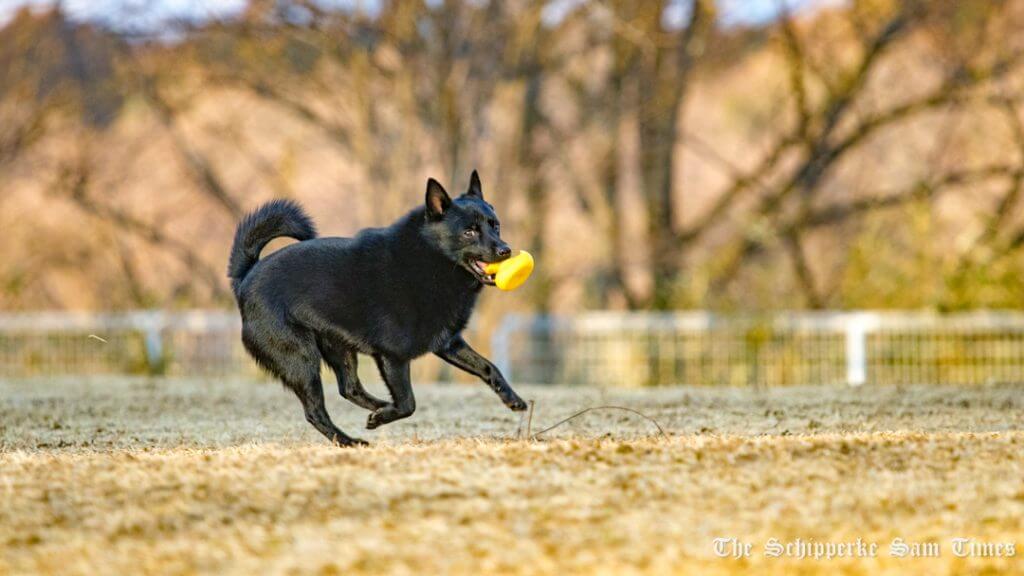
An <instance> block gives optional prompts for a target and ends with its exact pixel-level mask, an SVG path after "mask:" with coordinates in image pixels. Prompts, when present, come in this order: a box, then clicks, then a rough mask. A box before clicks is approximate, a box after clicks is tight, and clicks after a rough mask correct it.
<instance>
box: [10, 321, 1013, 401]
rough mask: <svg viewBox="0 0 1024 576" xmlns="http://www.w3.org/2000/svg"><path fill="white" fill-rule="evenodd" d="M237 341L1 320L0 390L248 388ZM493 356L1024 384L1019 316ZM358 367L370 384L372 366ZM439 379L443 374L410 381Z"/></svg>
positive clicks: (566, 333) (680, 328) (699, 336)
mask: <svg viewBox="0 0 1024 576" xmlns="http://www.w3.org/2000/svg"><path fill="white" fill-rule="evenodd" d="M239 331H240V322H239V320H238V316H237V313H235V312H227V311H191V312H174V313H171V312H151V311H146V312H130V313H119V314H79V313H64V312H54V313H29V314H6V315H0V377H25V376H48V375H97V374H158V375H169V376H199V377H203V376H257V375H258V374H260V372H259V370H258V369H257V368H256V366H255V364H254V363H253V362H252V360H250V359H249V357H248V356H247V355H246V353H245V351H244V349H243V348H242V345H241V342H240V340H239ZM491 353H492V357H493V359H494V360H495V363H497V364H498V365H499V367H501V368H502V369H503V371H504V372H505V373H506V375H507V376H508V377H509V379H510V380H513V381H517V382H537V383H570V384H596V385H607V386H649V385H664V384H706V385H755V386H776V385H791V384H838V383H843V384H853V385H858V384H863V383H866V382H873V383H883V384H888V383H908V384H909V383H960V384H975V383H986V382H1024V314H1021V313H1016V312H986V313H970V314H958V315H936V314H928V313H891V312H886V313H875V312H854V313H777V314H772V315H760V316H755V315H716V314H710V313H704V312H686V313H673V314H650V313H611V312H597V313H585V314H580V315H574V316H529V315H525V316H524V315H513V316H508V317H506V318H505V319H504V320H503V321H502V323H501V325H500V326H499V327H498V329H497V330H495V331H494V333H493V338H492V341H491ZM437 364H438V365H439V366H440V365H441V364H440V363H437ZM361 367H362V368H363V369H365V372H364V374H365V378H366V379H367V380H375V379H376V378H377V376H376V374H375V373H374V372H373V370H372V362H364V363H362V366H361ZM438 377H439V378H441V379H447V378H450V377H452V374H441V375H440V376H439V375H438V374H437V373H436V372H435V373H433V374H432V375H428V376H424V375H422V374H421V375H420V380H423V379H437V378H438Z"/></svg>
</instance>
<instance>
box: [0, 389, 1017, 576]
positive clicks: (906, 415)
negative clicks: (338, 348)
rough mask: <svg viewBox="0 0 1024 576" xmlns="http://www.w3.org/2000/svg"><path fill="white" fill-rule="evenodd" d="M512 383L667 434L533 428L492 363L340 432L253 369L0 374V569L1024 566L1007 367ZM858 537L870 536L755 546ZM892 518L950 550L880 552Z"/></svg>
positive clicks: (556, 415) (964, 569)
mask: <svg viewBox="0 0 1024 576" xmlns="http://www.w3.org/2000/svg"><path fill="white" fill-rule="evenodd" d="M521 391H522V392H523V393H524V394H523V395H524V397H527V398H534V399H536V402H537V404H536V406H537V407H536V413H535V417H534V423H533V429H534V431H536V430H538V429H540V428H542V427H544V426H546V425H549V424H551V423H553V422H555V421H557V420H558V419H560V418H561V417H563V416H566V415H568V414H571V413H572V412H574V411H575V410H577V409H580V408H584V407H587V406H592V405H597V404H605V403H610V404H619V405H624V406H630V407H633V408H636V409H639V410H641V411H643V412H644V413H646V414H649V415H650V416H652V417H654V418H656V419H657V420H658V421H659V422H660V423H661V424H662V426H664V428H665V430H666V432H667V433H668V437H667V438H666V437H660V436H658V435H657V433H656V430H655V429H654V427H653V426H652V425H651V424H650V423H648V422H646V421H644V420H643V419H640V418H638V417H636V416H633V415H631V414H628V413H624V412H595V413H590V414H587V415H586V416H584V417H582V418H580V419H578V420H575V421H573V422H572V423H570V424H567V425H565V426H563V427H560V428H558V429H556V430H554V431H552V432H551V433H549V434H547V435H545V436H544V437H542V439H540V440H538V441H532V442H530V441H526V440H522V439H517V428H518V427H519V423H520V421H519V417H518V416H517V415H514V414H512V413H509V412H507V411H505V409H504V408H503V407H502V406H501V405H500V403H499V402H498V401H497V399H495V398H493V397H492V395H491V393H490V392H489V391H488V390H486V389H485V388H484V387H483V386H479V387H471V386H420V387H419V388H418V398H419V405H420V410H419V411H418V412H417V414H416V415H415V416H414V417H413V418H412V419H410V420H408V421H405V422H400V423H395V424H392V425H390V426H387V427H385V428H382V429H380V430H378V431H374V432H365V431H363V432H360V433H359V435H360V436H362V437H363V438H366V439H367V440H369V441H371V442H372V443H373V445H372V446H371V447H369V448H365V449H355V450H342V449H337V448H333V447H331V446H328V445H326V444H325V442H324V441H323V439H322V438H320V437H319V436H318V435H316V434H315V433H314V432H313V431H312V429H311V428H310V427H309V426H308V425H307V424H306V423H305V422H304V421H303V419H302V417H301V413H300V409H299V404H298V402H297V401H296V400H295V399H294V398H292V397H291V395H290V393H286V392H284V391H283V390H282V389H281V388H280V386H278V385H276V384H273V383H269V382H212V381H163V380H116V381H102V380H84V381H83V380H58V381H43V380H36V381H25V382H0V573H2V574H7V573H12V574H19V573H44V574H114V573H131V574H149V573H152V574H156V573H160V574H194V573H201V574H202V573H205V574H212V573H217V574H221V573H227V574H254V573H275V574H282V573H283V574H292V573H301V574H306V573H313V574H380V573H391V574H434V573H447V574H480V573H512V574H554V573H560V574H572V573H596V574H691V573H700V574H716V573H723V574H729V573H746V572H750V571H753V570H757V571H760V572H769V573H779V574H782V573H835V572H846V573H856V574H877V573H919V574H925V573H927V574H962V573H986V574H987V573H1020V572H1024V567H1022V566H1024V561H1022V560H1021V559H1020V558H1021V556H1022V555H1024V550H1021V546H1022V545H1024V389H1022V388H1021V387H1016V386H991V387H978V388H949V387H909V388H888V387H886V388H882V387H864V388H861V389H848V388H822V389H819V388H791V389H773V390H762V391H757V390H741V389H708V388H699V389H695V388H681V389H659V390H650V391H607V390H606V391H602V390H595V389H579V388H575V389H574V388H539V387H534V388H530V387H523V388H522V389H521ZM333 396H334V395H333V394H332V398H331V400H330V405H329V408H330V409H331V411H332V414H333V415H334V416H335V420H336V421H337V422H338V423H339V425H340V426H341V427H342V428H344V429H346V430H348V431H351V432H356V431H358V430H360V429H361V428H362V426H361V424H362V422H363V420H364V418H365V413H363V412H362V411H361V410H359V409H357V408H355V407H352V406H348V405H345V404H343V403H342V401H341V400H339V399H337V398H334V397H333ZM717 537H737V538H741V539H744V540H746V541H750V542H753V543H755V544H756V547H755V548H754V550H753V555H752V557H751V558H749V559H744V560H737V559H722V558H718V557H716V556H715V554H714V550H713V544H712V543H713V541H714V539H715V538H717ZM858 537H860V538H862V539H863V540H864V541H868V542H878V543H879V544H880V547H879V550H878V557H877V558H874V559H833V560H813V559H804V560H800V559H795V558H789V559H787V558H767V557H765V555H764V554H763V551H764V545H765V543H766V542H768V540H769V539H770V538H778V539H779V540H780V541H782V542H788V541H793V540H794V539H796V538H802V539H804V540H814V541H815V542H845V541H850V540H855V539H856V538H858ZM897 537H899V538H903V539H906V540H908V541H935V542H939V543H941V544H942V548H941V557H939V558H930V559H911V558H893V557H891V556H890V555H889V544H890V543H891V541H892V539H893V538H897ZM955 537H964V538H972V539H975V541H987V542H1013V543H1015V545H1016V550H1017V552H1018V555H1017V556H1016V557H1013V558H987V559H981V558H972V559H963V558H958V557H956V556H955V555H954V554H953V551H952V549H951V545H950V540H951V539H952V538H955Z"/></svg>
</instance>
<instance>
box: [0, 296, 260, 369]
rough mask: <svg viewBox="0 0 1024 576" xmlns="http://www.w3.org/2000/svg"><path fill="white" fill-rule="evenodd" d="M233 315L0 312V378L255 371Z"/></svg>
mask: <svg viewBox="0 0 1024 576" xmlns="http://www.w3.org/2000/svg"><path fill="white" fill-rule="evenodd" d="M240 330H241V321H240V320H239V318H238V313H237V312H227V311H209V310H193V311H185V312H163V311H139V312H123V313H102V314H96V313H86V312H30V313H20V314H0V376H15V377H16V376H37V375H57V374H69V375H78V374H142V373H147V374H168V375H200V376H210V375H225V374H243V373H255V368H254V366H253V363H252V361H251V360H249V359H248V357H247V356H246V354H245V350H244V349H243V347H242V344H241V341H240V339H239V333H240Z"/></svg>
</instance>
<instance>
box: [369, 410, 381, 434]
mask: <svg viewBox="0 0 1024 576" xmlns="http://www.w3.org/2000/svg"><path fill="white" fill-rule="evenodd" d="M381 424H384V421H383V420H382V419H381V416H380V411H379V410H376V411H374V412H371V413H370V415H369V416H368V417H367V418H366V429H367V430H373V429H374V428H376V427H378V426H380V425H381Z"/></svg>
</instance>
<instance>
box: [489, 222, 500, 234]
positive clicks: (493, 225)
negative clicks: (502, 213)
mask: <svg viewBox="0 0 1024 576" xmlns="http://www.w3.org/2000/svg"><path fill="white" fill-rule="evenodd" d="M487 223H488V224H490V225H491V228H494V231H495V232H497V231H498V228H501V224H499V223H498V221H497V220H490V221H489V222H487Z"/></svg>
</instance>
